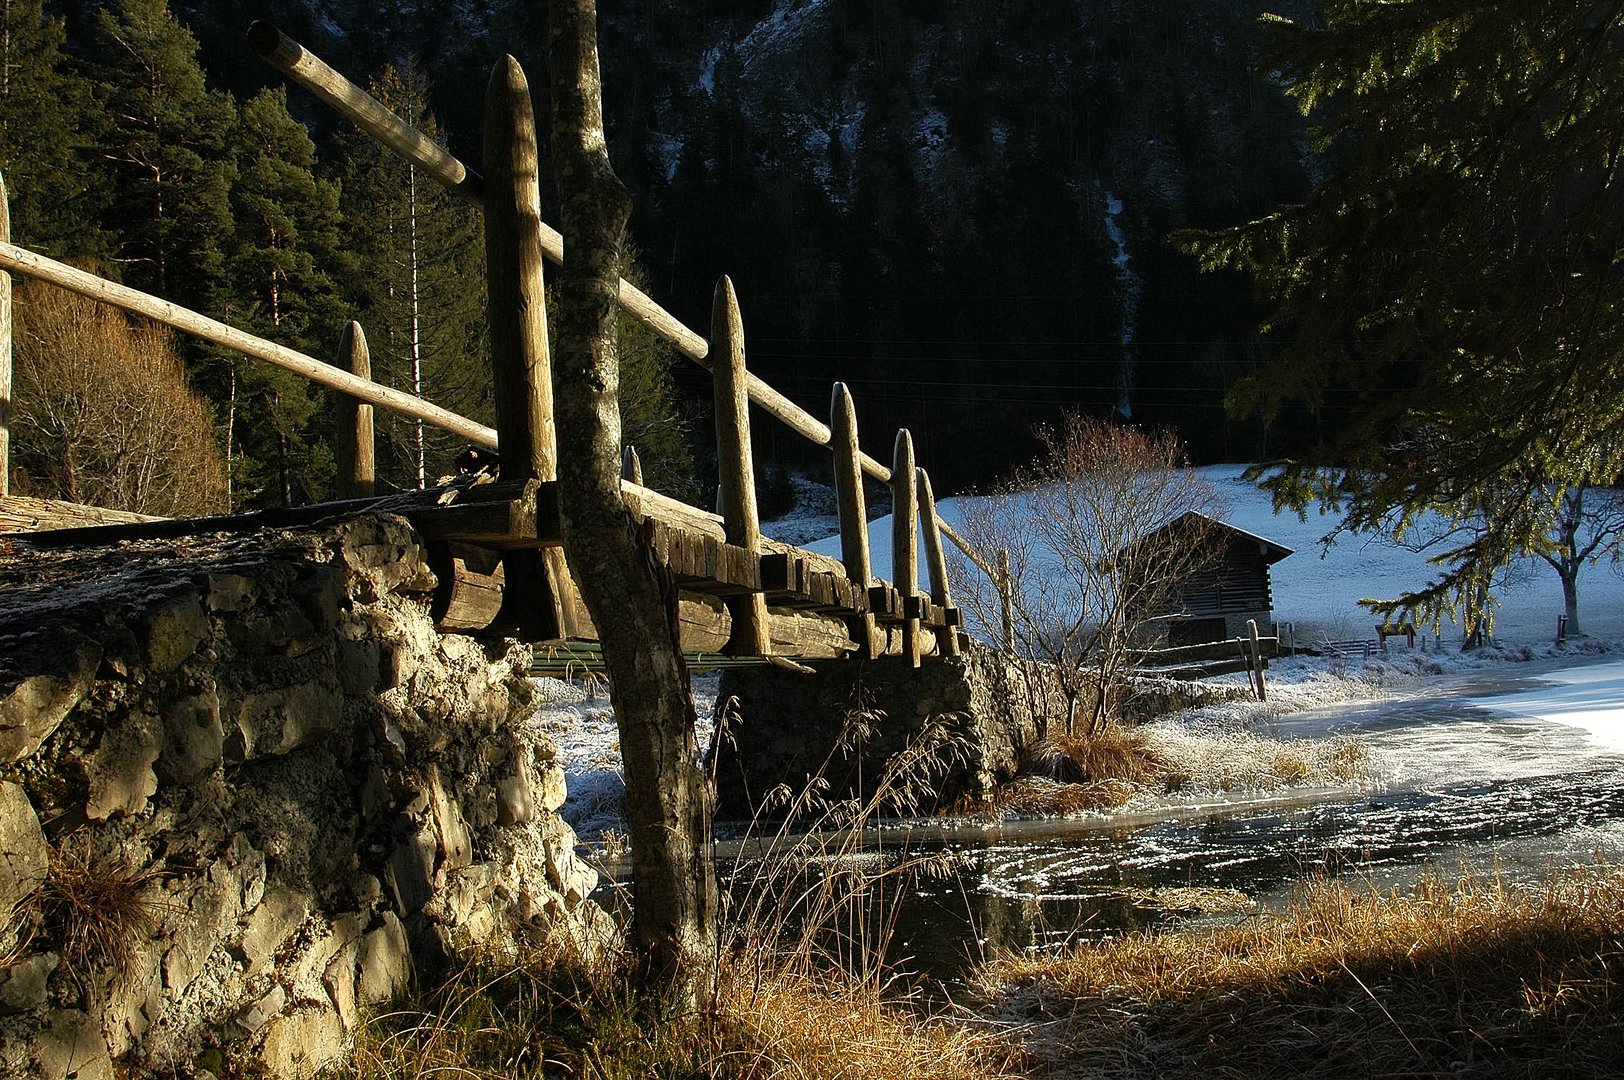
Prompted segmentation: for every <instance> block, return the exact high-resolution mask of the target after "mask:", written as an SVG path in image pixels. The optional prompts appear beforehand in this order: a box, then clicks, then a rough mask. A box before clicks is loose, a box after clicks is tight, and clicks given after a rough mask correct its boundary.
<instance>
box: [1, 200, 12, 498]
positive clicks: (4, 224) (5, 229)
mask: <svg viewBox="0 0 1624 1080" xmlns="http://www.w3.org/2000/svg"><path fill="white" fill-rule="evenodd" d="M0 241H4V242H6V243H8V244H9V243H11V198H10V196H8V195H7V194H6V178H5V176H4V175H0ZM10 494H11V275H10V274H8V273H6V272H5V271H4V270H0V496H5V495H10Z"/></svg>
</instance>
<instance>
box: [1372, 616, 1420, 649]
mask: <svg viewBox="0 0 1624 1080" xmlns="http://www.w3.org/2000/svg"><path fill="white" fill-rule="evenodd" d="M1390 637H1402V638H1403V639H1404V644H1405V645H1406V646H1408V647H1409V648H1412V649H1413V648H1415V624H1414V623H1400V624H1399V625H1397V626H1393V625H1391V624H1388V623H1377V624H1376V641H1377V643H1378V644H1379V645H1380V646H1381V650H1382V652H1386V651H1387V639H1388V638H1390Z"/></svg>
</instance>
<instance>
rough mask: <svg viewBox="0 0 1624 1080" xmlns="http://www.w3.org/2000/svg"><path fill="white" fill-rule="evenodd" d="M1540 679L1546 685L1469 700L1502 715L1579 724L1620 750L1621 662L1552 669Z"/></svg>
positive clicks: (1623, 739) (1623, 716)
mask: <svg viewBox="0 0 1624 1080" xmlns="http://www.w3.org/2000/svg"><path fill="white" fill-rule="evenodd" d="M1540 679H1541V681H1542V682H1545V683H1548V684H1549V685H1546V686H1542V687H1540V688H1539V689H1537V690H1529V691H1527V692H1525V693H1521V694H1508V695H1505V696H1502V697H1495V698H1475V699H1473V700H1472V702H1471V703H1472V704H1473V705H1477V706H1479V707H1480V708H1484V709H1488V710H1489V711H1490V712H1495V713H1500V714H1502V715H1509V716H1527V717H1534V718H1536V719H1539V720H1545V721H1547V722H1549V723H1552V724H1563V725H1566V726H1569V727H1576V728H1581V729H1583V730H1584V731H1585V732H1586V733H1587V734H1588V735H1589V737H1590V740H1591V741H1592V742H1593V743H1595V744H1596V745H1597V746H1599V747H1602V748H1603V749H1607V750H1624V663H1612V664H1596V665H1594V666H1591V667H1583V668H1576V669H1571V670H1568V671H1553V672H1551V673H1550V674H1548V675H1542V676H1540Z"/></svg>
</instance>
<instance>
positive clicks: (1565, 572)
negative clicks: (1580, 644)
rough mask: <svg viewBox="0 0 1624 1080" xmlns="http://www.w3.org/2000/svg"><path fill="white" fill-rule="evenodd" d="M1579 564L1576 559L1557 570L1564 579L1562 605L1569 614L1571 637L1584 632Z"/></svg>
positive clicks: (1569, 633) (1569, 632)
mask: <svg viewBox="0 0 1624 1080" xmlns="http://www.w3.org/2000/svg"><path fill="white" fill-rule="evenodd" d="M1579 565H1580V564H1579V562H1577V561H1575V562H1573V563H1572V564H1569V565H1566V566H1559V567H1557V570H1556V573H1557V576H1558V577H1560V578H1561V579H1562V607H1563V609H1564V610H1565V611H1566V612H1567V616H1568V636H1569V637H1578V636H1579V635H1580V634H1582V633H1584V631H1582V630H1580V629H1579Z"/></svg>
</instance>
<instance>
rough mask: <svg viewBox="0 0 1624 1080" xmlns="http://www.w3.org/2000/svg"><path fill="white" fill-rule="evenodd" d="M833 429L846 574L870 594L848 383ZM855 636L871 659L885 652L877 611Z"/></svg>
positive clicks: (836, 402)
mask: <svg viewBox="0 0 1624 1080" xmlns="http://www.w3.org/2000/svg"><path fill="white" fill-rule="evenodd" d="M829 430H830V432H831V433H832V434H831V436H830V446H831V447H832V448H833V449H834V455H835V499H836V502H837V503H838V504H839V507H840V559H841V562H843V563H844V564H845V566H846V577H848V578H849V579H851V582H852V584H853V585H856V586H857V588H858V589H859V590H860V591H861V594H862V595H863V596H867V595H868V590H869V587H870V586H871V585H873V584H874V565H873V562H872V560H871V559H870V558H869V549H868V505H867V500H866V499H865V498H864V496H863V462H862V456H861V451H860V450H859V448H858V445H857V407H856V405H855V404H854V403H853V402H852V399H851V391H850V390H848V389H846V384H845V383H835V387H834V393H833V395H832V399H831V400H830V402H829ZM852 636H853V637H854V638H856V639H857V646H858V649H859V650H861V651H862V652H863V653H864V654H865V655H866V657H867V658H868V659H870V660H873V659H874V658H875V657H877V656H879V655H880V654H881V653H882V652H884V649H883V648H882V647H881V644H880V639H879V637H878V635H877V633H876V627H875V625H874V614H873V612H864V613H863V614H862V615H860V616H858V617H857V618H856V619H853V620H852Z"/></svg>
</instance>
